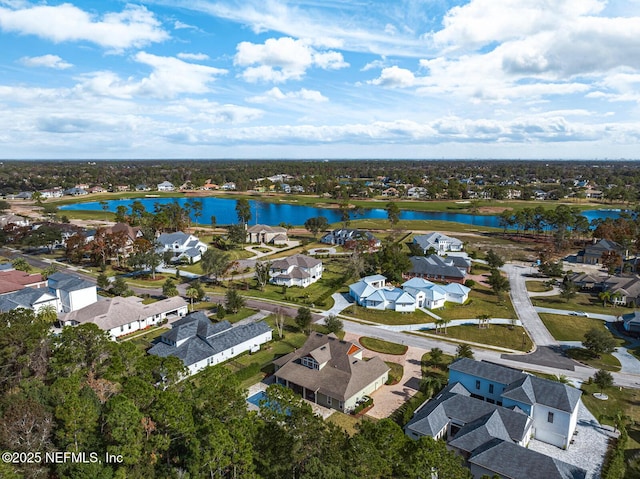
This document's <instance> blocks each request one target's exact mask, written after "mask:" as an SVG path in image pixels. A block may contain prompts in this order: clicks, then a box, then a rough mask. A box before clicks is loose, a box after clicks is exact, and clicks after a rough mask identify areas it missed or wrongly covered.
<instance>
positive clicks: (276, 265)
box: [271, 254, 322, 269]
mask: <svg viewBox="0 0 640 479" xmlns="http://www.w3.org/2000/svg"><path fill="white" fill-rule="evenodd" d="M319 264H322V261H320V260H319V259H315V258H312V257H310V256H305V255H303V254H294V255H293V256H289V257H287V258H282V259H277V260H275V261H274V262H273V263H271V269H289V268H290V267H291V266H297V267H298V268H313V267H314V266H317V265H319Z"/></svg>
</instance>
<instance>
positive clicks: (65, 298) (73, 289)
mask: <svg viewBox="0 0 640 479" xmlns="http://www.w3.org/2000/svg"><path fill="white" fill-rule="evenodd" d="M47 283H48V287H49V293H50V294H51V295H53V296H54V297H56V298H58V301H59V304H58V311H59V312H61V313H68V312H70V311H76V310H78V309H82V308H84V307H85V306H88V305H90V304H93V303H95V302H96V301H98V291H97V287H96V284H95V283H93V282H91V281H88V280H86V279H83V278H80V277H79V276H74V275H72V274H67V273H61V272H59V271H58V272H56V273H53V274H52V275H50V276H49V278H48V279H47Z"/></svg>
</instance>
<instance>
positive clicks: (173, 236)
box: [158, 231, 190, 245]
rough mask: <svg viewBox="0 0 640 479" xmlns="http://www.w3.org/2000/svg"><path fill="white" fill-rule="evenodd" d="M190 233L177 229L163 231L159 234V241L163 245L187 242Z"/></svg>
mask: <svg viewBox="0 0 640 479" xmlns="http://www.w3.org/2000/svg"><path fill="white" fill-rule="evenodd" d="M189 237H190V235H188V234H187V233H183V232H182V231H176V232H175V233H162V234H161V235H160V236H158V243H160V244H162V245H170V244H173V243H180V244H181V245H182V244H185V243H186V242H187V240H188V239H189Z"/></svg>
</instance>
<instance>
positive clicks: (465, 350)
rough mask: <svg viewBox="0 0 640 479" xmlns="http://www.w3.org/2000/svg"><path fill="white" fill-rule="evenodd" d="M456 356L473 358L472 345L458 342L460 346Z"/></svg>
mask: <svg viewBox="0 0 640 479" xmlns="http://www.w3.org/2000/svg"><path fill="white" fill-rule="evenodd" d="M456 358H468V359H473V351H472V349H471V346H469V345H468V344H466V343H460V344H458V347H457V348H456Z"/></svg>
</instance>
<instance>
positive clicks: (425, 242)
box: [413, 232, 462, 250]
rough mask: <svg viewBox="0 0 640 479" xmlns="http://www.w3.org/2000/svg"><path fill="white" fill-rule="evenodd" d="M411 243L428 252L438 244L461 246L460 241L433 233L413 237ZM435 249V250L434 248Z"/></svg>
mask: <svg viewBox="0 0 640 479" xmlns="http://www.w3.org/2000/svg"><path fill="white" fill-rule="evenodd" d="M413 242H414V243H416V244H417V245H419V246H420V247H421V248H422V249H424V250H428V249H429V248H431V247H435V245H438V244H439V243H449V244H450V245H458V246H461V245H462V241H460V240H459V239H457V238H452V237H450V236H447V235H443V234H442V233H438V232H433V233H428V234H426V235H417V236H414V237H413ZM436 249H437V248H436Z"/></svg>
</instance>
